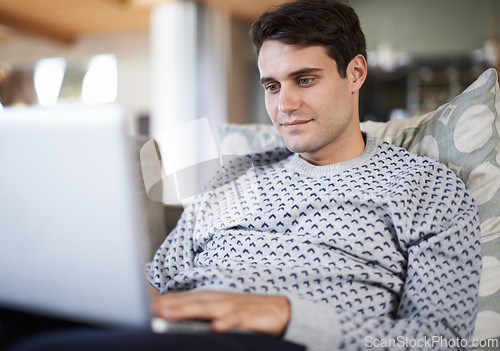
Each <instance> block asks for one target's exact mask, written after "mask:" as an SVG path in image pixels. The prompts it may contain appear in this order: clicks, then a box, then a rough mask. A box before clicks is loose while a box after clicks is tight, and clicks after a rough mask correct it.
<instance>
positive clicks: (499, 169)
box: [218, 68, 500, 350]
mask: <svg viewBox="0 0 500 351" xmlns="http://www.w3.org/2000/svg"><path fill="white" fill-rule="evenodd" d="M499 110H500V92H499V86H498V75H497V72H496V70H495V69H492V68H490V69H488V70H486V71H485V72H484V73H483V74H481V75H480V76H479V78H478V79H477V80H476V81H475V82H474V83H472V84H471V85H470V86H469V87H468V88H467V89H466V90H465V91H464V92H463V93H461V94H460V95H458V96H457V97H455V98H454V99H453V100H452V101H451V102H449V103H446V104H444V105H442V106H440V107H439V108H438V109H436V110H435V111H432V112H430V113H428V114H426V115H422V116H415V117H411V118H408V119H403V120H394V121H389V122H363V123H361V129H362V130H363V131H365V132H367V133H369V134H372V135H374V136H377V137H379V138H380V139H383V140H385V141H387V142H389V143H391V144H394V145H397V146H401V147H403V148H405V149H407V150H409V151H410V152H413V153H417V154H422V155H425V156H428V157H431V158H433V159H436V160H439V161H441V162H443V163H444V164H446V165H447V166H448V167H449V168H450V169H451V170H452V171H454V172H455V173H456V174H457V175H458V176H459V177H460V178H461V179H462V180H463V181H464V183H465V184H466V185H467V187H468V189H469V191H470V192H471V194H472V195H473V197H474V199H475V200H476V202H477V205H478V208H479V217H480V222H481V240H482V253H483V269H482V274H481V283H480V288H479V309H478V311H479V313H478V317H477V322H476V331H475V333H474V339H478V340H488V339H493V338H497V341H498V343H499V344H500V191H499V189H500V154H499V151H500V136H499V132H500V113H499ZM218 132H219V137H220V151H221V153H222V154H235V146H238V148H237V149H236V151H237V154H245V153H251V152H259V151H264V150H267V149H270V148H273V147H277V146H282V145H284V144H283V140H282V138H281V137H280V135H279V134H278V132H277V131H276V129H275V128H274V127H273V126H272V125H232V124H226V125H223V126H220V127H219V130H218ZM497 345H498V344H497ZM490 349H491V350H493V348H490ZM481 350H489V349H488V348H482V349H481Z"/></svg>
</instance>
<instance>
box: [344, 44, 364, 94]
mask: <svg viewBox="0 0 500 351" xmlns="http://www.w3.org/2000/svg"><path fill="white" fill-rule="evenodd" d="M367 74H368V65H367V63H366V60H365V57H364V56H363V55H361V54H358V55H356V56H355V57H354V58H353V59H352V60H351V62H349V66H347V78H349V79H350V80H351V83H352V92H353V93H354V92H357V91H359V89H361V86H362V85H363V83H364V82H365V80H366V75H367Z"/></svg>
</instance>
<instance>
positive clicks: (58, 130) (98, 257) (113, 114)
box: [0, 105, 152, 327]
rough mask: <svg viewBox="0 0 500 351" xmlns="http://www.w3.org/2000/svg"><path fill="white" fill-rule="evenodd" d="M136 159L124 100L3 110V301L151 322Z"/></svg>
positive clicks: (61, 314) (86, 316)
mask: <svg viewBox="0 0 500 351" xmlns="http://www.w3.org/2000/svg"><path fill="white" fill-rule="evenodd" d="M136 162H137V161H136V159H135V156H134V149H133V147H132V144H131V138H130V137H129V136H127V133H126V118H125V114H124V111H123V110H122V108H120V107H119V106H117V105H97V106H77V107H75V106H68V107H51V108H46V107H35V108H15V109H14V108H13V109H9V108H7V109H5V111H4V112H3V113H0V306H2V307H6V308H10V309H17V310H21V311H27V312H31V313H36V314H43V315H49V316H51V317H57V318H64V319H69V320H75V321H80V322H85V323H90V324H98V325H107V326H132V327H149V326H150V325H151V317H152V316H151V314H150V304H149V293H148V287H147V286H148V284H147V282H146V279H145V275H144V264H145V263H146V260H147V258H146V256H145V255H146V252H147V249H146V248H147V244H148V243H147V238H148V236H147V234H146V229H145V224H144V223H145V221H144V220H143V217H142V216H143V211H142V208H141V206H140V205H141V204H142V201H143V200H142V198H141V197H140V196H141V195H140V188H139V186H140V180H138V179H136V178H135V177H136V176H139V174H140V172H139V171H137V167H138V166H137V164H136Z"/></svg>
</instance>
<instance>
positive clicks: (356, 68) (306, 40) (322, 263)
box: [148, 0, 481, 350]
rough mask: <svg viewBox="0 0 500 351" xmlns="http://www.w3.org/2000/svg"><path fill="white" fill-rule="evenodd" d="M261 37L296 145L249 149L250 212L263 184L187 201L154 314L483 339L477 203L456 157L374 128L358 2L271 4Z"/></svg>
mask: <svg viewBox="0 0 500 351" xmlns="http://www.w3.org/2000/svg"><path fill="white" fill-rule="evenodd" d="M251 36H252V43H253V45H254V48H255V51H256V53H257V58H258V67H259V71H260V74H261V83H262V86H263V87H264V89H265V102H266V109H267V112H268V114H269V116H270V118H271V120H272V122H273V124H274V125H275V126H276V128H277V129H278V130H279V132H280V133H281V135H282V136H283V138H284V141H285V144H286V147H287V149H288V150H284V149H283V150H275V151H274V152H269V153H265V154H263V155H254V156H250V158H249V159H250V160H251V162H253V164H254V165H255V170H256V173H257V176H256V177H257V182H258V184H259V190H260V192H259V194H258V196H259V197H260V201H261V204H260V206H258V207H257V208H253V209H252V210H250V211H247V213H244V214H241V211H237V209H238V206H237V203H238V201H242V200H244V201H247V200H248V199H249V198H251V195H255V194H254V192H253V190H252V192H251V194H250V195H248V196H247V197H245V194H244V193H243V194H242V195H241V197H239V198H237V199H231V198H228V197H223V196H219V197H217V196H214V197H211V196H212V195H213V194H214V193H217V189H221V188H222V187H223V182H221V183H220V184H218V185H216V186H214V187H213V189H212V190H211V191H209V192H208V193H207V194H208V195H207V194H205V196H200V197H199V198H198V200H197V201H195V202H194V203H193V205H192V206H191V207H190V208H187V209H186V211H185V213H184V215H183V217H182V218H181V220H180V221H179V224H178V227H177V228H176V229H175V230H174V232H173V233H171V234H170V235H169V236H168V238H167V240H166V241H165V243H164V244H163V245H162V247H160V249H159V250H158V252H157V254H156V256H155V260H154V261H153V262H152V263H151V264H150V265H149V268H148V269H149V279H150V282H151V284H152V285H153V286H154V287H155V288H156V289H158V291H160V292H161V294H156V299H155V300H156V301H155V311H156V313H157V314H158V315H159V316H161V317H164V318H166V319H173V320H178V319H208V320H210V321H211V327H212V329H213V330H214V331H216V332H224V331H228V330H230V329H233V328H236V329H245V330H251V331H256V332H259V333H266V334H271V335H274V336H280V337H283V338H284V339H285V340H289V341H293V342H296V343H299V344H303V345H306V346H307V349H309V350H337V349H365V348H367V347H381V348H384V347H391V346H393V347H399V348H405V347H416V348H418V347H427V346H428V347H429V348H432V349H440V348H443V349H449V348H448V345H449V344H446V343H441V344H436V343H431V342H432V341H436V340H437V338H440V340H454V339H455V340H456V338H459V339H463V340H464V341H465V340H467V339H470V337H471V335H472V331H473V326H474V321H475V315H476V303H477V291H478V285H479V272H480V268H481V262H480V249H479V240H478V235H479V229H478V221H477V210H476V207H475V204H474V201H473V199H472V198H471V196H470V195H469V194H468V193H467V191H466V190H465V187H464V185H463V184H462V182H461V181H460V180H458V178H457V177H456V176H455V175H454V174H453V173H452V172H450V171H449V170H448V169H446V168H445V167H444V166H443V165H441V164H439V163H437V162H435V161H431V160H429V159H426V158H424V157H421V156H415V155H410V154H409V153H407V152H406V151H404V150H402V149H399V148H396V147H393V146H390V145H388V144H385V143H382V142H381V141H379V140H377V139H375V138H373V137H371V136H369V135H368V136H367V135H363V134H362V133H361V131H360V127H359V115H358V97H359V89H360V88H361V86H362V85H363V82H364V81H365V78H366V75H367V64H366V49H365V39H364V35H363V33H362V31H361V28H360V25H359V20H358V18H357V16H356V14H355V12H354V11H353V10H352V9H351V8H350V7H348V6H347V5H344V4H342V3H339V2H336V1H326V0H310V1H307V0H303V1H297V2H293V3H289V4H285V5H283V6H281V7H279V8H277V9H275V10H273V11H271V12H268V13H265V14H263V15H262V16H261V17H260V18H259V20H258V21H257V22H255V23H254V24H253V26H252V29H251ZM292 153H293V154H292ZM199 214H203V215H199ZM188 290H190V291H189V292H185V291H188Z"/></svg>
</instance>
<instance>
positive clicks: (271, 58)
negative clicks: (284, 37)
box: [257, 40, 336, 78]
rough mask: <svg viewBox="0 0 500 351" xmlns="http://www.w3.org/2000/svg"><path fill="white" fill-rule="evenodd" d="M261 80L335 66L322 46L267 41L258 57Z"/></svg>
mask: <svg viewBox="0 0 500 351" xmlns="http://www.w3.org/2000/svg"><path fill="white" fill-rule="evenodd" d="M257 63H258V66H259V71H260V74H261V78H262V77H265V76H272V75H276V74H284V75H287V76H288V75H290V74H292V73H293V72H300V71H303V70H308V69H312V68H314V69H316V70H323V69H325V68H326V67H327V66H331V65H334V66H335V67H336V63H335V60H333V59H332V58H331V57H329V56H328V55H327V53H326V49H325V48H324V47H323V46H320V45H296V44H285V43H281V42H278V41H275V40H268V41H265V42H264V44H263V45H262V48H261V50H260V53H259V57H258V62H257Z"/></svg>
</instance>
